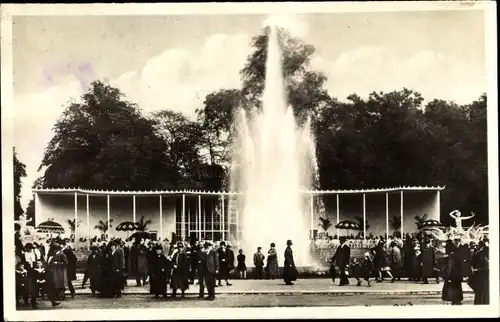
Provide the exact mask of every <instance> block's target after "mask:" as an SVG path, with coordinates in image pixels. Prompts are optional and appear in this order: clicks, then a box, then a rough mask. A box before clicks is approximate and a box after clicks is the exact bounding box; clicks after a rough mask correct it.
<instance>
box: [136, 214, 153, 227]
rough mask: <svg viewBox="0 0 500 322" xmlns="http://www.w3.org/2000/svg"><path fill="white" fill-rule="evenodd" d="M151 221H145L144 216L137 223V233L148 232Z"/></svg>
mask: <svg viewBox="0 0 500 322" xmlns="http://www.w3.org/2000/svg"><path fill="white" fill-rule="evenodd" d="M151 222H152V221H151V220H149V219H148V220H144V216H142V217H141V219H140V220H139V221H138V222H137V226H138V228H137V231H146V230H148V225H150V224H151Z"/></svg>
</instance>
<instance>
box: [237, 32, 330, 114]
mask: <svg viewBox="0 0 500 322" xmlns="http://www.w3.org/2000/svg"><path fill="white" fill-rule="evenodd" d="M277 31H278V37H279V43H280V47H281V52H282V70H283V76H284V79H285V86H286V92H287V96H288V97H287V98H288V103H289V104H290V105H291V106H292V107H293V109H294V111H295V115H296V116H298V120H299V122H301V121H303V120H304V119H305V116H307V115H309V114H312V115H313V116H314V115H315V114H316V112H317V111H318V109H319V108H320V107H321V106H322V105H323V104H325V103H326V102H328V101H330V96H329V95H328V93H327V91H326V90H325V89H324V87H323V85H324V83H325V81H326V76H325V75H324V74H323V73H321V72H317V71H313V70H311V69H310V66H309V63H310V60H311V57H312V55H313V54H314V52H315V48H314V46H311V45H308V44H306V43H304V42H303V41H302V40H300V39H297V38H294V37H292V36H291V34H290V33H289V32H288V31H287V30H285V29H283V28H278V30H277ZM269 33H270V28H269V27H266V28H264V29H263V30H262V31H261V33H260V34H259V35H258V36H256V37H254V38H253V40H252V47H253V48H254V51H253V52H252V53H251V54H250V56H249V57H248V59H247V62H246V64H245V67H244V68H243V69H242V70H241V72H240V74H241V77H242V80H243V87H242V94H243V96H244V97H245V99H246V103H247V104H250V105H251V106H256V107H261V105H262V104H261V102H260V98H261V97H262V94H263V91H264V86H265V74H266V59H267V49H268V48H267V47H268V39H269Z"/></svg>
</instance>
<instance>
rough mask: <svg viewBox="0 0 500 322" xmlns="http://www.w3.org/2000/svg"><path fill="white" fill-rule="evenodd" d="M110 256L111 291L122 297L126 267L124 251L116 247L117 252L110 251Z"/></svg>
mask: <svg viewBox="0 0 500 322" xmlns="http://www.w3.org/2000/svg"><path fill="white" fill-rule="evenodd" d="M109 256H110V258H109V259H110V266H111V288H112V291H111V293H112V295H114V296H116V297H120V296H121V290H122V286H123V268H124V267H125V262H124V257H123V253H122V252H120V251H119V250H118V249H116V250H115V252H114V253H110V254H109Z"/></svg>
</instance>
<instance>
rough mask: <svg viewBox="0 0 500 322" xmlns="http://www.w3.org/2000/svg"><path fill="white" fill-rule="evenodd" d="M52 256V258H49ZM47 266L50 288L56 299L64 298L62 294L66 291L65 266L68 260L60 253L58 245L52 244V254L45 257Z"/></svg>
mask: <svg viewBox="0 0 500 322" xmlns="http://www.w3.org/2000/svg"><path fill="white" fill-rule="evenodd" d="M51 255H52V256H51ZM47 260H48V262H47V264H48V266H49V274H48V277H49V283H52V287H53V289H54V291H55V293H56V296H57V297H58V298H64V292H65V290H66V285H68V282H67V278H68V277H67V274H66V266H67V265H68V259H67V258H66V255H65V254H64V252H63V251H62V247H61V245H59V244H54V246H53V252H52V254H50V255H49V256H47Z"/></svg>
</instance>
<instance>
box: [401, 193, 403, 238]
mask: <svg viewBox="0 0 500 322" xmlns="http://www.w3.org/2000/svg"><path fill="white" fill-rule="evenodd" d="M403 234H404V218H403V190H401V237H403Z"/></svg>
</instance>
